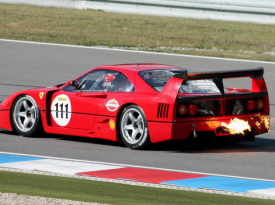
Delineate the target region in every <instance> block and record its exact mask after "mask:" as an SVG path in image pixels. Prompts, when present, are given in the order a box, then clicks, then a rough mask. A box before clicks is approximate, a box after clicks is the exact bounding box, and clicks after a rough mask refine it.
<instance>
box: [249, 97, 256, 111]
mask: <svg viewBox="0 0 275 205" xmlns="http://www.w3.org/2000/svg"><path fill="white" fill-rule="evenodd" d="M247 108H248V110H250V111H252V110H255V108H256V103H255V101H254V100H249V101H248V102H247Z"/></svg>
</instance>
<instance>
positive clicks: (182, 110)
mask: <svg viewBox="0 0 275 205" xmlns="http://www.w3.org/2000/svg"><path fill="white" fill-rule="evenodd" d="M178 112H179V114H180V115H185V114H186V113H187V107H186V105H180V106H179V108H178Z"/></svg>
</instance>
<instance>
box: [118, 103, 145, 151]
mask: <svg viewBox="0 0 275 205" xmlns="http://www.w3.org/2000/svg"><path fill="white" fill-rule="evenodd" d="M120 134H121V138H122V140H123V142H124V144H125V145H126V146H127V147H129V148H131V149H143V148H145V147H146V146H147V145H148V144H149V143H150V138H149V133H148V125H147V120H146V117H145V115H144V113H143V111H142V109H141V108H140V107H138V106H136V105H130V106H128V107H126V108H125V109H124V110H123V112H122V115H121V117H120Z"/></svg>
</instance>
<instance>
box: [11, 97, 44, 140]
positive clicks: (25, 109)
mask: <svg viewBox="0 0 275 205" xmlns="http://www.w3.org/2000/svg"><path fill="white" fill-rule="evenodd" d="M11 117H12V126H13V128H14V129H15V130H16V132H17V133H18V134H20V135H23V136H24V137H31V136H34V135H36V134H38V133H39V132H40V131H42V123H41V117H40V112H39V109H38V106H37V104H36V102H35V100H34V99H33V98H32V97H31V96H29V95H22V96H19V97H18V98H17V99H16V100H15V102H14V104H13V106H12V116H11Z"/></svg>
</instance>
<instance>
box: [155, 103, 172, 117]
mask: <svg viewBox="0 0 275 205" xmlns="http://www.w3.org/2000/svg"><path fill="white" fill-rule="evenodd" d="M168 110H169V104H164V103H159V108H158V116H157V117H158V118H167V117H168Z"/></svg>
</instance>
